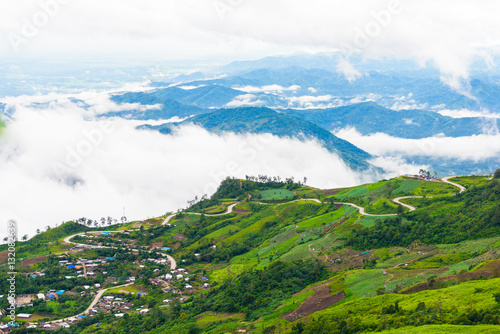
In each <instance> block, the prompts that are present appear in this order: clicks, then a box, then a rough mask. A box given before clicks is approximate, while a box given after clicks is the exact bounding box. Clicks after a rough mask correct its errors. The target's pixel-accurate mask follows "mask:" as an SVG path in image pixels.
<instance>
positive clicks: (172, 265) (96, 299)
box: [48, 176, 466, 324]
mask: <svg viewBox="0 0 500 334" xmlns="http://www.w3.org/2000/svg"><path fill="white" fill-rule="evenodd" d="M451 177H453V176H447V177H443V178H442V179H441V181H442V182H444V183H448V184H451V185H453V186H455V187H458V188H459V189H460V193H462V192H464V191H465V190H466V189H465V187H464V186H462V185H460V184H458V183H455V182H451V181H449V180H448V179H449V178H451ZM422 197H423V196H402V197H397V198H393V199H392V201H393V202H394V203H396V204H400V205H402V206H404V207H406V208H408V209H409V211H414V210H416V208H415V207H414V206H411V205H409V204H405V203H402V202H401V200H403V199H406V198H422ZM296 201H311V202H316V203H320V204H322V203H323V202H321V201H320V200H319V199H317V198H301V199H296V200H293V201H290V202H286V203H291V202H296ZM239 203H240V202H236V203H233V204H231V205H229V206H228V207H227V211H226V212H224V213H218V214H205V215H206V216H208V217H217V216H223V215H228V214H230V213H232V212H233V209H234V207H235V206H236V205H238V204H239ZM257 203H259V204H266V205H269V204H270V203H262V202H257ZM283 204H285V203H283ZM334 204H337V205H350V206H352V207H354V208H355V209H357V210H358V211H359V213H360V214H361V215H363V216H371V217H386V216H396V215H397V214H396V213H391V214H382V215H375V214H370V213H366V211H365V208H363V207H361V206H358V205H356V204H354V203H346V202H334ZM184 213H185V214H192V215H201V214H202V213H199V212H184ZM176 215H177V214H175V213H174V214H171V215H169V216H167V217H166V218H165V220H164V221H163V223H162V225H166V224H168V222H169V221H170V220H171V219H172V218H173V217H175V216H176ZM102 232H111V233H123V232H125V231H96V232H90V233H102ZM86 233H87V232H83V233H77V234H73V235H70V236H68V237H66V238H64V239H63V240H64V242H65V243H68V244H74V245H78V246H88V245H86V244H80V243H75V242H72V241H70V239H71V238H73V237H75V236H77V235H84V234H86ZM326 237H328V235H327V236H325V239H326ZM312 244H314V243H311V244H309V245H308V248H309V251H313V250H312V249H311V245H312ZM109 248H117V247H109ZM160 254H161V255H162V256H166V257H167V258H168V260H169V262H170V268H171V269H175V268H177V262H176V261H175V259H174V258H173V257H172V256H170V255H168V254H165V253H160ZM398 266H399V265H398ZM396 267H397V266H396ZM388 280H389V279H388ZM388 280H387V281H388ZM387 281H386V283H387ZM131 284H133V283H127V284H124V285H120V286H114V287H109V288H106V289H100V290H98V291H97V294H96V295H95V297H94V299H93V300H92V303H91V304H90V306H89V307H88V308H87V309H86V310H85V311H83V312H82V313H80V314H77V315H74V316H71V317H67V318H64V319H58V320H52V321H48V323H52V324H53V323H58V322H63V321H66V320H69V319H71V318H75V317H78V316H79V315H84V314H88V312H89V311H90V310H91V309H92V308H93V307H94V306H95V305H96V304H97V303H98V302H99V299H100V298H101V297H102V295H103V294H104V293H105V292H106V291H107V290H108V289H114V288H117V287H124V286H128V285H131Z"/></svg>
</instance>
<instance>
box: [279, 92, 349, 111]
mask: <svg viewBox="0 0 500 334" xmlns="http://www.w3.org/2000/svg"><path fill="white" fill-rule="evenodd" d="M342 105H344V101H343V100H342V99H339V98H336V97H334V96H332V95H319V96H311V95H303V96H292V97H290V98H288V107H289V108H296V109H326V108H335V107H339V106H342Z"/></svg>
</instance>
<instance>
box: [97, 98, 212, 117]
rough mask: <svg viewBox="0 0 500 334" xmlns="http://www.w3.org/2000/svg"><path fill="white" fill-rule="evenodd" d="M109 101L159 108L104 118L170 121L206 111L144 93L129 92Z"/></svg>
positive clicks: (121, 112)
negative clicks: (157, 106) (173, 118)
mask: <svg viewBox="0 0 500 334" xmlns="http://www.w3.org/2000/svg"><path fill="white" fill-rule="evenodd" d="M111 100H112V101H114V102H116V103H140V104H142V105H144V106H155V105H159V108H158V109H147V110H141V108H139V109H134V110H124V111H117V112H110V113H107V114H105V115H104V116H106V117H123V118H128V119H139V120H159V119H170V118H172V117H180V118H185V117H190V116H193V115H198V114H202V113H204V112H207V110H206V109H203V108H199V107H196V106H191V105H185V104H182V103H180V102H178V101H176V100H172V99H169V98H164V97H162V96H159V95H157V94H151V93H145V92H131V93H125V94H121V95H113V96H112V97H111Z"/></svg>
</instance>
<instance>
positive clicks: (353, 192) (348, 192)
mask: <svg viewBox="0 0 500 334" xmlns="http://www.w3.org/2000/svg"><path fill="white" fill-rule="evenodd" d="M368 193H370V189H368V187H367V186H366V185H362V186H359V187H354V188H350V189H345V190H342V191H341V192H339V193H338V194H336V195H334V196H333V197H335V198H340V199H342V198H346V197H360V196H365V195H367V194H368Z"/></svg>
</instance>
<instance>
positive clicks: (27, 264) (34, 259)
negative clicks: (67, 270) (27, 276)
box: [21, 255, 47, 268]
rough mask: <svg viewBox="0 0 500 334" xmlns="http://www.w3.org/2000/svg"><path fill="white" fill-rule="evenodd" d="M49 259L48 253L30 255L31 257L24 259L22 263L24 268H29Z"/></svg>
mask: <svg viewBox="0 0 500 334" xmlns="http://www.w3.org/2000/svg"><path fill="white" fill-rule="evenodd" d="M45 260H47V255H42V256H35V257H30V258H29V259H26V260H23V261H22V262H21V265H22V267H23V268H29V267H31V266H32V265H34V264H36V263H41V262H44V261H45Z"/></svg>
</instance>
